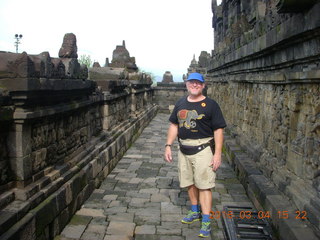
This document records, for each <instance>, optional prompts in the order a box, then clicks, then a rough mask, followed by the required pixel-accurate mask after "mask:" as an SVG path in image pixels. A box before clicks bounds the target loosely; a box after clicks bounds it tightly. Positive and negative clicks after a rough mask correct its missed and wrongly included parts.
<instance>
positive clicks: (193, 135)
mask: <svg viewBox="0 0 320 240" xmlns="http://www.w3.org/2000/svg"><path fill="white" fill-rule="evenodd" d="M169 121H170V122H172V123H174V124H178V126H179V127H178V137H179V138H181V139H187V138H188V139H200V138H206V137H213V131H214V130H216V129H218V128H225V127H226V126H227V124H226V122H225V120H224V117H223V115H222V112H221V109H220V107H219V105H218V103H217V102H216V101H214V100H212V99H210V98H208V97H206V98H205V99H204V100H202V101H199V102H189V101H188V99H187V97H183V98H181V99H179V100H178V101H177V103H176V105H175V107H174V109H173V112H172V114H171V116H170V118H169Z"/></svg>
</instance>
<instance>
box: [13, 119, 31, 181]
mask: <svg viewBox="0 0 320 240" xmlns="http://www.w3.org/2000/svg"><path fill="white" fill-rule="evenodd" d="M8 145H9V157H10V164H11V168H12V170H13V172H14V174H15V179H16V180H17V181H18V187H23V186H24V185H25V183H26V180H28V179H30V178H31V175H32V162H31V157H30V154H31V126H30V125H29V124H26V122H25V121H23V120H15V122H14V123H13V127H12V129H11V130H10V133H9V137H8Z"/></svg>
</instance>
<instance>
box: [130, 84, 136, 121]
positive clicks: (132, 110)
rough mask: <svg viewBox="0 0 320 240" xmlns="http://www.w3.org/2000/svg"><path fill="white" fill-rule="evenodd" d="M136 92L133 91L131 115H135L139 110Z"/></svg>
mask: <svg viewBox="0 0 320 240" xmlns="http://www.w3.org/2000/svg"><path fill="white" fill-rule="evenodd" d="M136 92H137V91H136V90H135V89H132V90H131V114H132V115H134V114H135V112H136V110H137V96H136Z"/></svg>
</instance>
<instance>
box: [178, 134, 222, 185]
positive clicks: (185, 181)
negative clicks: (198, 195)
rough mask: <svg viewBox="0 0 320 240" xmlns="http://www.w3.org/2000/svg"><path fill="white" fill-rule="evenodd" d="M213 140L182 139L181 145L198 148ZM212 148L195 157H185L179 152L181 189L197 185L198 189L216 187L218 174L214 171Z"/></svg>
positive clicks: (207, 148)
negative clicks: (211, 164)
mask: <svg viewBox="0 0 320 240" xmlns="http://www.w3.org/2000/svg"><path fill="white" fill-rule="evenodd" d="M210 139H212V138H203V139H185V140H184V139H181V140H180V141H181V144H183V145H188V146H197V145H201V144H204V143H207V142H208V141H209V140H210ZM212 157H213V155H212V151H211V148H210V146H208V147H206V148H205V149H203V150H202V151H200V152H198V153H197V154H194V155H185V154H183V153H181V151H179V152H178V171H179V181H180V187H181V188H184V187H188V186H191V185H193V184H194V185H195V186H196V187H197V188H198V189H210V188H213V187H214V186H215V179H216V173H215V172H214V171H212V168H211V167H210V163H211V161H212Z"/></svg>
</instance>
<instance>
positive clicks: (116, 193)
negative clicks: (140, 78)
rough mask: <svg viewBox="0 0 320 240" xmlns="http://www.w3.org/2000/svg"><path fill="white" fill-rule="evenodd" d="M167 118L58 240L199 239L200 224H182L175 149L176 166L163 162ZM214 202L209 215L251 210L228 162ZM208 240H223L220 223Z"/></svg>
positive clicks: (145, 135)
mask: <svg viewBox="0 0 320 240" xmlns="http://www.w3.org/2000/svg"><path fill="white" fill-rule="evenodd" d="M168 117H169V116H168V115H167V114H158V115H157V116H156V117H155V118H154V119H153V120H152V121H151V122H150V124H149V126H148V127H146V128H145V129H144V131H143V132H142V134H141V135H140V137H139V138H138V139H137V140H136V142H135V143H134V144H133V145H132V147H131V148H130V149H129V150H128V151H127V152H126V153H125V155H124V157H123V158H122V159H121V160H120V161H119V163H118V165H117V166H116V167H115V168H114V169H113V171H112V172H111V173H110V174H109V175H108V176H107V178H106V179H105V180H104V182H103V183H102V184H101V186H100V188H99V189H96V190H95V191H94V192H93V194H92V195H91V196H90V198H89V199H88V200H87V201H86V202H85V203H84V204H83V206H82V208H81V209H80V210H79V211H78V212H77V213H76V215H75V216H74V219H78V221H75V220H74V221H71V222H70V223H69V224H68V225H67V226H66V227H65V228H64V230H63V231H62V233H61V235H60V236H58V237H57V238H56V239H65V240H74V239H92V240H96V239H97V240H98V239H101V240H113V239H114V240H132V239H135V240H168V239H169V240H191V239H192V240H194V239H196V240H197V239H202V238H199V237H198V236H197V235H198V232H199V229H200V222H196V223H193V224H190V225H188V224H182V223H181V222H180V220H181V218H182V217H183V216H184V215H185V214H186V213H187V212H188V210H189V208H190V202H189V201H188V194H187V191H186V189H180V187H179V181H178V169H177V144H176V143H175V144H174V146H173V158H174V163H172V164H169V163H166V162H165V161H164V160H163V150H164V145H165V141H166V135H167V128H168ZM213 200H214V202H213V207H212V210H213V211H222V208H223V206H224V205H240V206H243V205H246V206H248V205H250V206H252V203H251V202H250V200H249V199H248V197H247V196H246V194H245V190H244V188H243V187H242V185H241V184H240V182H239V181H238V180H237V178H236V175H235V173H234V172H233V170H232V169H231V167H230V166H229V165H228V163H227V162H226V161H223V163H222V166H221V168H220V169H219V171H218V172H217V184H216V187H215V189H214V190H213ZM207 239H208V240H210V239H218V240H219V239H220V240H222V239H225V238H224V233H223V225H222V219H212V234H211V237H209V238H207Z"/></svg>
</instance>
